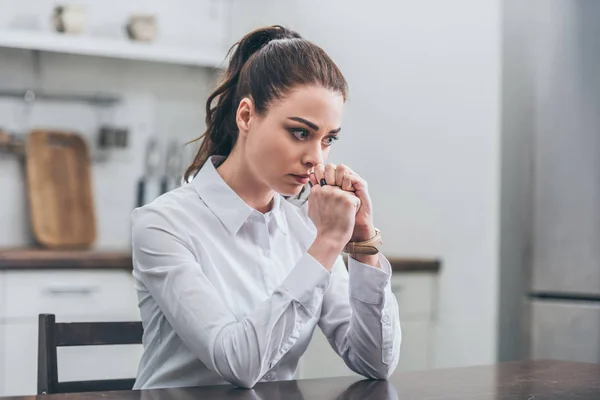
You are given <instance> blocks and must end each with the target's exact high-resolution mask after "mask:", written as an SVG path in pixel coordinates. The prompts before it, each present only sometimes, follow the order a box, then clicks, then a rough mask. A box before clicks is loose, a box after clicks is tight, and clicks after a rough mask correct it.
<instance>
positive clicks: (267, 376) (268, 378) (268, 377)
mask: <svg viewBox="0 0 600 400" xmlns="http://www.w3.org/2000/svg"><path fill="white" fill-rule="evenodd" d="M274 378H275V376H274V374H273V373H272V372H269V373H268V374H266V375H265V380H266V381H272V380H273V379H274Z"/></svg>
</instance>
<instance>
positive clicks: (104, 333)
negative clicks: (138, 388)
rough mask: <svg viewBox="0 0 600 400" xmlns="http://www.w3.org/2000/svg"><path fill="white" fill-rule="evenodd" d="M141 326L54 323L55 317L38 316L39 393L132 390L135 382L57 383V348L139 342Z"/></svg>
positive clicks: (120, 323)
mask: <svg viewBox="0 0 600 400" xmlns="http://www.w3.org/2000/svg"><path fill="white" fill-rule="evenodd" d="M142 334H143V329H142V323H141V322H139V321H137V322H76V323H56V321H55V316H54V314H40V315H39V335H38V394H53V393H75V392H96V391H104V390H131V389H132V388H133V384H134V382H135V379H110V380H98V381H75V382H59V381H58V366H57V358H56V348H57V347H64V346H103V345H115V344H140V343H142Z"/></svg>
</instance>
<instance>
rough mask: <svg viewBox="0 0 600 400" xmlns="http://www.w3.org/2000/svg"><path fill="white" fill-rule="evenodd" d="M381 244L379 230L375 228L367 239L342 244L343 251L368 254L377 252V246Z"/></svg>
mask: <svg viewBox="0 0 600 400" xmlns="http://www.w3.org/2000/svg"><path fill="white" fill-rule="evenodd" d="M382 244H383V241H382V240H381V232H380V231H379V229H377V228H375V236H373V237H372V238H371V239H369V240H365V241H362V242H348V244H346V246H344V250H342V251H343V252H344V253H348V254H351V255H352V254H368V255H373V254H377V253H379V247H380V246H381V245H382Z"/></svg>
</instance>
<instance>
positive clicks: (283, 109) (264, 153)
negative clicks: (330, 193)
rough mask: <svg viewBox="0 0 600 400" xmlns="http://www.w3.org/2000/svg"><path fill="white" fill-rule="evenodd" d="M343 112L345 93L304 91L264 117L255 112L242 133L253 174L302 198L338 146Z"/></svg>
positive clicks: (296, 91)
mask: <svg viewBox="0 0 600 400" xmlns="http://www.w3.org/2000/svg"><path fill="white" fill-rule="evenodd" d="M343 107H344V99H343V97H342V95H341V94H340V93H337V92H334V91H331V90H329V89H324V88H322V87H320V86H301V87H298V88H296V89H293V90H292V91H290V92H289V93H288V94H287V95H286V96H285V97H284V98H283V99H281V100H275V101H273V102H272V104H270V105H269V106H268V108H267V111H266V112H265V115H262V116H258V115H256V114H253V113H252V112H250V113H249V114H250V117H249V119H248V121H247V124H244V125H243V126H244V127H245V129H244V132H242V130H240V134H241V135H244V137H245V140H244V146H245V151H244V152H245V154H246V158H247V160H246V161H247V163H248V167H249V168H250V170H251V171H250V172H252V174H253V175H254V176H256V177H258V179H259V180H261V181H263V182H264V183H265V184H266V186H268V187H270V188H271V189H272V190H274V191H275V192H277V193H280V194H282V195H285V196H291V195H297V194H298V193H300V190H301V189H302V187H303V186H304V185H306V184H307V183H308V174H309V173H310V172H312V170H313V168H314V166H315V165H316V164H318V163H323V162H324V161H325V160H326V159H327V156H328V155H329V152H330V151H331V147H332V146H335V141H336V140H337V138H338V137H339V135H340V128H341V122H342V113H343ZM238 125H239V124H238Z"/></svg>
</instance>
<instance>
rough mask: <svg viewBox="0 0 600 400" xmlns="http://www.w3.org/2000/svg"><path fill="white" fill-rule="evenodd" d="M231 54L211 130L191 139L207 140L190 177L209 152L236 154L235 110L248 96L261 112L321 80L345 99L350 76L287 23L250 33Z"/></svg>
mask: <svg viewBox="0 0 600 400" xmlns="http://www.w3.org/2000/svg"><path fill="white" fill-rule="evenodd" d="M229 55H230V59H229V66H228V67H227V70H226V71H225V74H224V77H223V79H222V81H221V82H220V84H219V86H218V87H217V88H216V90H215V91H214V92H213V93H212V94H211V95H210V96H209V97H208V100H207V102H206V131H205V132H204V134H203V135H202V136H200V137H199V138H197V139H195V140H193V141H192V142H195V141H198V140H200V139H204V140H203V141H202V144H201V145H200V149H199V150H198V153H197V154H196V156H195V157H194V161H193V162H192V164H191V165H190V166H189V167H188V168H187V170H186V171H185V174H184V180H185V181H186V182H189V178H190V177H193V176H194V175H195V174H196V173H197V172H198V171H199V170H200V168H201V167H202V165H204V163H205V162H206V160H208V158H209V157H210V156H213V155H222V156H228V155H229V154H230V153H231V150H233V146H235V143H236V141H237V138H238V128H237V124H236V120H235V115H236V111H237V107H238V105H239V103H240V101H241V100H242V99H243V98H244V97H249V98H251V99H252V101H253V103H254V106H255V109H256V112H257V113H258V114H259V115H261V114H263V113H264V112H265V111H266V110H267V108H268V105H269V103H270V102H271V101H273V100H275V99H281V98H283V96H285V94H286V93H288V92H289V90H290V89H292V88H293V87H296V86H300V85H309V84H312V85H320V86H322V87H324V88H327V89H331V90H333V91H336V92H339V93H340V94H342V96H343V97H344V100H346V97H347V92H348V86H347V83H346V80H345V79H344V76H343V75H342V73H341V71H340V70H339V69H338V67H337V66H336V65H335V63H334V62H333V61H332V60H331V58H330V57H329V56H328V55H327V54H326V53H325V51H323V49H321V48H320V47H319V46H317V45H315V44H313V43H311V42H309V41H308V40H305V39H303V38H302V37H301V36H300V35H299V34H298V33H296V32H294V31H292V30H289V29H286V28H284V27H282V26H279V25H274V26H269V27H265V28H261V29H257V30H255V31H252V32H250V33H248V34H247V35H246V36H244V38H242V40H240V41H239V42H237V43H236V44H234V45H233V46H232V47H231V49H229V52H228V56H229ZM192 142H190V143H192Z"/></svg>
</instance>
